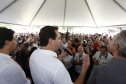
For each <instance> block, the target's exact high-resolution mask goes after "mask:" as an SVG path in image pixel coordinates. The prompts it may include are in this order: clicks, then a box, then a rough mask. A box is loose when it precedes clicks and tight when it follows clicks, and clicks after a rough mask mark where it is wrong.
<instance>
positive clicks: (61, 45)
mask: <svg viewBox="0 0 126 84" xmlns="http://www.w3.org/2000/svg"><path fill="white" fill-rule="evenodd" d="M60 47H61V48H62V49H63V50H65V51H66V52H67V53H68V54H69V55H71V56H72V53H71V52H70V51H69V50H68V49H67V48H65V47H64V46H63V44H61V45H60Z"/></svg>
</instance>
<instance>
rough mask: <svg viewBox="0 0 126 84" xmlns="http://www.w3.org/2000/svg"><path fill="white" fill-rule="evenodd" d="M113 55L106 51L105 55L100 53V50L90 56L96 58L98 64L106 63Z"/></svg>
mask: <svg viewBox="0 0 126 84" xmlns="http://www.w3.org/2000/svg"><path fill="white" fill-rule="evenodd" d="M112 57H113V56H112V55H111V54H110V53H107V54H106V55H105V56H103V55H101V52H100V51H97V52H96V53H95V54H94V56H93V57H92V58H94V59H95V60H97V61H98V62H99V64H104V63H107V62H108V61H109V60H110V59H111V58H112Z"/></svg>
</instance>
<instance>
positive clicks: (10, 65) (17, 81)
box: [0, 53, 31, 84]
mask: <svg viewBox="0 0 126 84" xmlns="http://www.w3.org/2000/svg"><path fill="white" fill-rule="evenodd" d="M0 84H31V83H30V80H28V79H26V75H25V73H24V71H23V70H22V68H21V67H20V66H19V65H18V64H17V63H16V62H15V61H14V60H13V59H12V58H10V56H9V55H6V54H3V53H0Z"/></svg>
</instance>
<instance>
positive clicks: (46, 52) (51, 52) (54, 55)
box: [38, 49, 57, 57]
mask: <svg viewBox="0 0 126 84" xmlns="http://www.w3.org/2000/svg"><path fill="white" fill-rule="evenodd" d="M38 50H40V51H42V52H43V53H44V54H47V55H49V56H53V57H57V54H56V52H54V51H51V50H45V49H38Z"/></svg>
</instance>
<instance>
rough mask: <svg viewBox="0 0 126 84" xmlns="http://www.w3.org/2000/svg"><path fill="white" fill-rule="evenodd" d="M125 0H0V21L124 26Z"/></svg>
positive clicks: (27, 23)
mask: <svg viewBox="0 0 126 84" xmlns="http://www.w3.org/2000/svg"><path fill="white" fill-rule="evenodd" d="M125 4H126V0H0V23H10V24H19V25H57V26H84V27H104V26H114V25H116V26H118V25H125V26H126V5H125Z"/></svg>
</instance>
